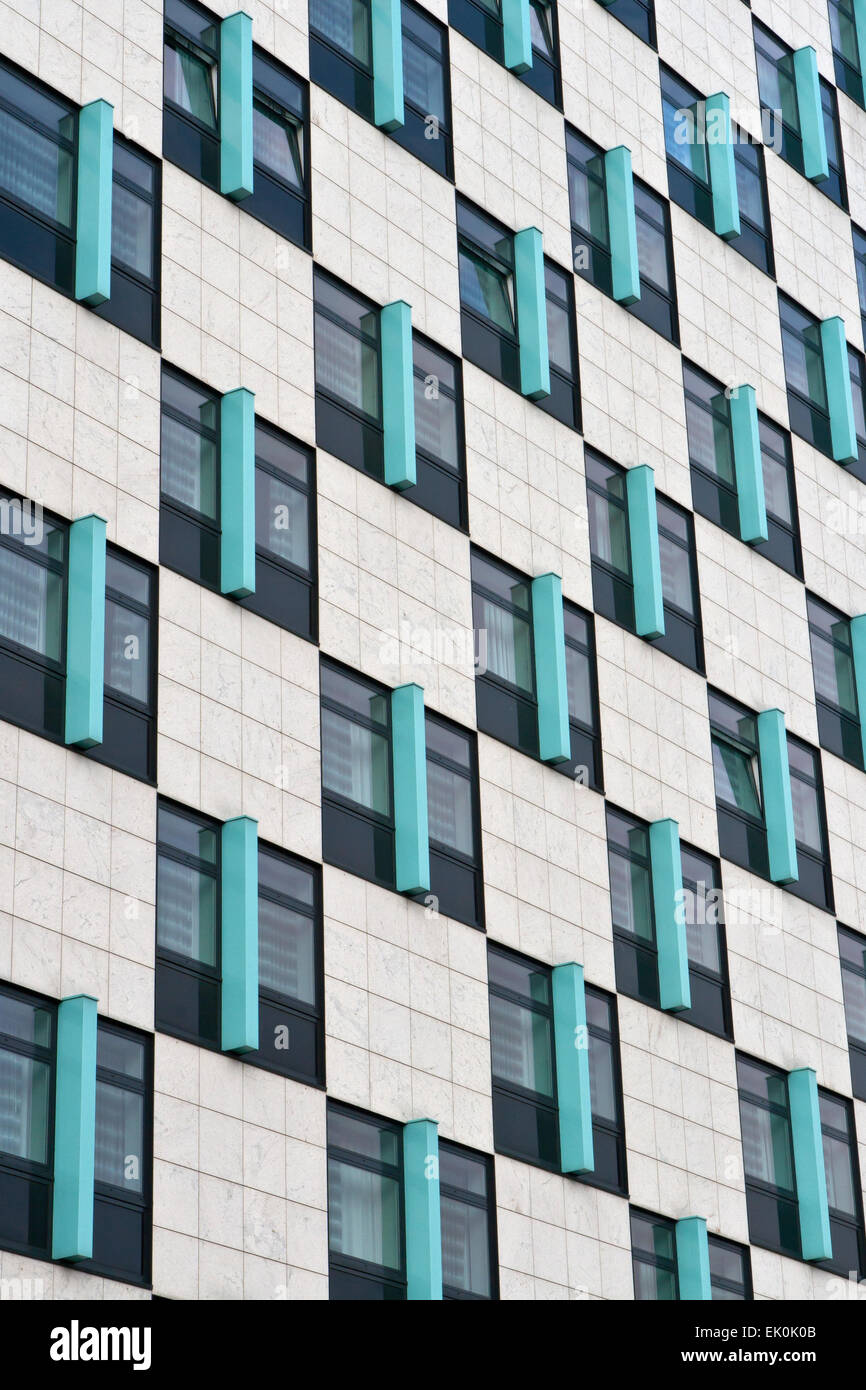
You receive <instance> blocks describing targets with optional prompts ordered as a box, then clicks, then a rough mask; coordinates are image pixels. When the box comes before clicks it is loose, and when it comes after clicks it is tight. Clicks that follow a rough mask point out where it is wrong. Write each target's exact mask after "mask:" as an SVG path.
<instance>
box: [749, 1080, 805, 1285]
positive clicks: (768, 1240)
mask: <svg viewBox="0 0 866 1390" xmlns="http://www.w3.org/2000/svg"><path fill="white" fill-rule="evenodd" d="M737 1084H738V1086H739V1092H740V1124H741V1127H742V1134H743V1167H744V1170H745V1179H746V1207H747V1210H748V1216H749V1239H750V1241H751V1242H752V1244H753V1245H761V1246H764V1247H765V1248H767V1249H770V1250H777V1251H778V1252H779V1253H780V1254H782V1255H791V1256H793V1257H794V1258H795V1259H798V1258H799V1256H800V1219H799V1213H798V1210H797V1185H796V1180H795V1176H794V1148H793V1142H792V1136H791V1113H790V1107H789V1104H788V1078H787V1076H786V1075H785V1073H784V1072H782V1071H778V1070H777V1069H776V1068H775V1067H770V1066H767V1065H766V1063H764V1062H755V1061H752V1060H751V1059H750V1058H747V1057H742V1056H738V1057H737Z"/></svg>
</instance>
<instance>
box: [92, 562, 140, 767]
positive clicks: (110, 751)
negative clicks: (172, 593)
mask: <svg viewBox="0 0 866 1390" xmlns="http://www.w3.org/2000/svg"><path fill="white" fill-rule="evenodd" d="M156 613H157V603H156V574H155V571H154V570H153V569H152V567H151V566H150V565H147V564H145V563H144V562H143V561H142V560H137V559H134V558H133V557H132V556H130V555H127V554H126V553H125V552H124V551H121V550H118V549H117V548H116V547H115V546H113V545H110V546H108V548H107V552H106V557H105V677H104V683H105V691H104V697H103V707H102V743H98V744H96V746H95V747H94V748H91V749H89V750H88V751H87V755H86V756H88V757H91V758H95V759H96V761H97V762H101V763H108V764H109V766H111V767H115V768H117V770H118V771H119V772H127V773H129V775H130V776H131V777H140V778H142V779H143V780H144V781H148V782H155V781H156V665H157V663H156V630H157V623H156V621H155V618H156Z"/></svg>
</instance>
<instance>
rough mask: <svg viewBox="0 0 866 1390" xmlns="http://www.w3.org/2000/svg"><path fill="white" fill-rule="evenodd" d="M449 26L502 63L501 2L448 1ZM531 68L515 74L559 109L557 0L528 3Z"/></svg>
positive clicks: (540, 0) (496, 0)
mask: <svg viewBox="0 0 866 1390" xmlns="http://www.w3.org/2000/svg"><path fill="white" fill-rule="evenodd" d="M448 23H449V24H450V25H451V26H452V28H454V29H456V30H457V32H458V33H460V34H463V35H464V36H465V37H466V38H467V39H469V40H470V41H471V42H472V43H474V44H476V45H477V47H478V48H481V49H483V50H484V52H485V53H487V54H488V55H489V56H490V57H491V58H492V59H493V60H494V62H497V63H503V62H504V61H505V41H504V32H503V25H502V6H501V0H449V3H448ZM529 28H530V38H531V41H532V66H531V67H529V68H528V69H527V70H526V72H521V73H515V76H517V77H519V80H520V81H521V82H525V83H526V85H527V86H528V87H531V88H532V90H533V91H534V92H537V93H538V95H539V96H541V97H544V99H545V101H549V102H551V103H552V104H553V105H554V106H561V105H562V88H561V84H560V77H559V25H558V21H557V13H556V0H529Z"/></svg>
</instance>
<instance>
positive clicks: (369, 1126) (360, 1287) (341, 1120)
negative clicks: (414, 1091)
mask: <svg viewBox="0 0 866 1390" xmlns="http://www.w3.org/2000/svg"><path fill="white" fill-rule="evenodd" d="M403 1222H404V1201H403V1136H402V1133H401V1127H400V1126H399V1125H397V1124H394V1123H392V1122H391V1121H389V1120H382V1119H379V1118H377V1117H376V1116H374V1115H366V1114H362V1113H360V1112H359V1111H357V1110H350V1109H349V1108H348V1107H347V1106H343V1105H336V1104H334V1102H333V1101H329V1102H328V1249H329V1252H330V1258H329V1273H330V1297H331V1299H337V1300H343V1299H350V1300H365V1301H370V1300H388V1301H392V1300H395V1299H405V1297H406V1251H405V1240H404V1235H403Z"/></svg>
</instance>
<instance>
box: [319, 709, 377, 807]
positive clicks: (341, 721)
mask: <svg viewBox="0 0 866 1390" xmlns="http://www.w3.org/2000/svg"><path fill="white" fill-rule="evenodd" d="M322 785H323V786H324V787H325V788H326V789H327V790H328V791H332V792H337V793H338V795H340V796H345V797H347V798H348V800H350V801H355V802H357V803H358V805H359V806H366V807H367V808H368V809H369V810H371V811H376V812H378V814H379V815H382V816H387V815H388V814H389V812H390V803H391V797H390V792H389V788H388V744H387V740H386V739H385V738H384V737H383V735H382V734H376V733H373V732H372V730H370V729H365V728H364V727H363V726H362V725H361V724H355V723H353V722H352V720H350V719H345V718H344V717H343V715H341V714H336V713H335V712H334V711H333V710H330V709H323V710H322Z"/></svg>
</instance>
